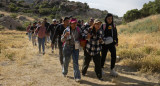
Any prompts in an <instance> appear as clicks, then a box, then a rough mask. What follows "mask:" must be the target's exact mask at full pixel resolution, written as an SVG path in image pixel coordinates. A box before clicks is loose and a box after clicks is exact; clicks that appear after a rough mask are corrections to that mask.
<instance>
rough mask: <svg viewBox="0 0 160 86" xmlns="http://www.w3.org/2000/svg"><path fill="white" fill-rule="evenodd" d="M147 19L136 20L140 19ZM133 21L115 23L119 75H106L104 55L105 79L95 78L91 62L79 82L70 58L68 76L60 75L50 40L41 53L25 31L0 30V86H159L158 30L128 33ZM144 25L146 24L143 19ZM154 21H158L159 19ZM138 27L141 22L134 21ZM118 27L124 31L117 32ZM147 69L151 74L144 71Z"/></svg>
mask: <svg viewBox="0 0 160 86" xmlns="http://www.w3.org/2000/svg"><path fill="white" fill-rule="evenodd" d="M157 18H160V17H159V16H151V17H149V18H146V19H151V20H152V21H155V20H154V19H157ZM146 19H142V20H138V22H139V23H142V22H144V21H145V20H146ZM136 24H137V21H135V22H132V23H129V24H127V25H122V26H119V27H118V30H119V33H120V34H119V40H120V41H119V47H118V48H117V55H118V56H120V58H119V59H117V60H118V61H117V64H116V71H117V72H118V73H119V77H118V78H113V77H111V76H109V68H110V58H107V63H106V65H105V73H106V74H105V75H103V78H104V81H99V80H97V78H96V75H95V73H94V64H93V62H91V64H90V67H89V69H88V72H87V76H85V77H83V76H82V81H81V82H80V83H76V82H75V81H74V79H73V66H72V61H71V64H70V66H69V73H68V78H64V77H63V76H62V74H61V66H60V64H59V58H58V57H59V54H58V50H56V52H55V53H54V54H52V53H51V49H50V46H49V45H50V44H48V45H47V48H46V54H45V55H44V56H43V55H42V54H38V48H37V47H33V46H32V43H31V42H30V41H28V37H27V36H26V34H25V32H21V31H0V86H159V85H160V84H158V83H159V82H160V81H159V80H160V76H159V74H158V73H160V35H159V31H157V32H154V31H151V32H142V31H139V32H138V33H137V32H134V31H133V32H130V33H127V32H128V30H129V29H132V27H133V26H135V25H136ZM146 25H149V24H148V23H146ZM150 25H152V24H150ZM157 25H160V22H158V24H157ZM129 26H130V27H131V28H129ZM137 27H140V26H138V25H137ZM142 27H143V26H142ZM148 27H149V26H148ZM121 29H123V32H120V30H121ZM159 29H160V28H158V30H159ZM130 31H132V30H130ZM82 63H83V53H82V52H81V53H80V59H79V64H80V69H81V68H82ZM137 71H141V73H139V72H137ZM142 72H145V73H142ZM146 72H147V73H150V75H146ZM153 73H157V74H153Z"/></svg>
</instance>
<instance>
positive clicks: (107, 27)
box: [101, 13, 118, 76]
mask: <svg viewBox="0 0 160 86" xmlns="http://www.w3.org/2000/svg"><path fill="white" fill-rule="evenodd" d="M101 28H102V29H103V30H104V41H105V43H104V45H103V46H102V59H101V67H102V69H103V68H104V64H105V60H106V56H107V52H108V50H109V51H110V52H111V67H110V69H111V70H110V74H111V75H112V76H118V74H117V73H116V71H115V70H114V67H115V63H116V47H115V46H118V36H117V29H116V26H115V25H114V22H113V15H112V14H110V13H108V14H107V16H106V18H105V24H103V25H102V27H101Z"/></svg>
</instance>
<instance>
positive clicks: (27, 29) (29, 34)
mask: <svg viewBox="0 0 160 86" xmlns="http://www.w3.org/2000/svg"><path fill="white" fill-rule="evenodd" d="M30 28H31V23H30V24H29V25H28V27H27V28H26V31H27V35H28V38H29V41H31V37H32V33H31V32H30Z"/></svg>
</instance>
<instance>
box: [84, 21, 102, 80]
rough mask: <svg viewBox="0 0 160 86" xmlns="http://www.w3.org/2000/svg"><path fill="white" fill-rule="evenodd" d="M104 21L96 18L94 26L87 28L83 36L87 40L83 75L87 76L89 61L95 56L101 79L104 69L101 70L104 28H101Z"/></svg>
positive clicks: (97, 70)
mask: <svg viewBox="0 0 160 86" xmlns="http://www.w3.org/2000/svg"><path fill="white" fill-rule="evenodd" d="M101 24H102V22H101V21H99V20H95V21H94V24H93V26H92V27H90V28H88V29H85V30H84V32H83V34H82V36H83V38H84V39H86V40H87V44H86V48H85V50H84V52H85V53H86V54H85V57H84V63H83V68H82V75H83V76H85V74H86V72H87V69H88V66H89V63H90V61H91V59H92V58H93V61H94V63H95V72H96V75H97V77H98V79H99V80H103V79H102V70H101V56H100V51H101V49H102V48H101V44H102V43H103V40H102V38H103V30H102V29H100V27H101Z"/></svg>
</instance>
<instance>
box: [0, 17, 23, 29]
mask: <svg viewBox="0 0 160 86" xmlns="http://www.w3.org/2000/svg"><path fill="white" fill-rule="evenodd" d="M0 23H1V25H2V26H4V27H6V28H8V29H11V30H15V29H16V28H17V27H22V25H21V23H20V22H18V21H16V20H15V19H13V18H11V17H10V16H4V17H1V18H0Z"/></svg>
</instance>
